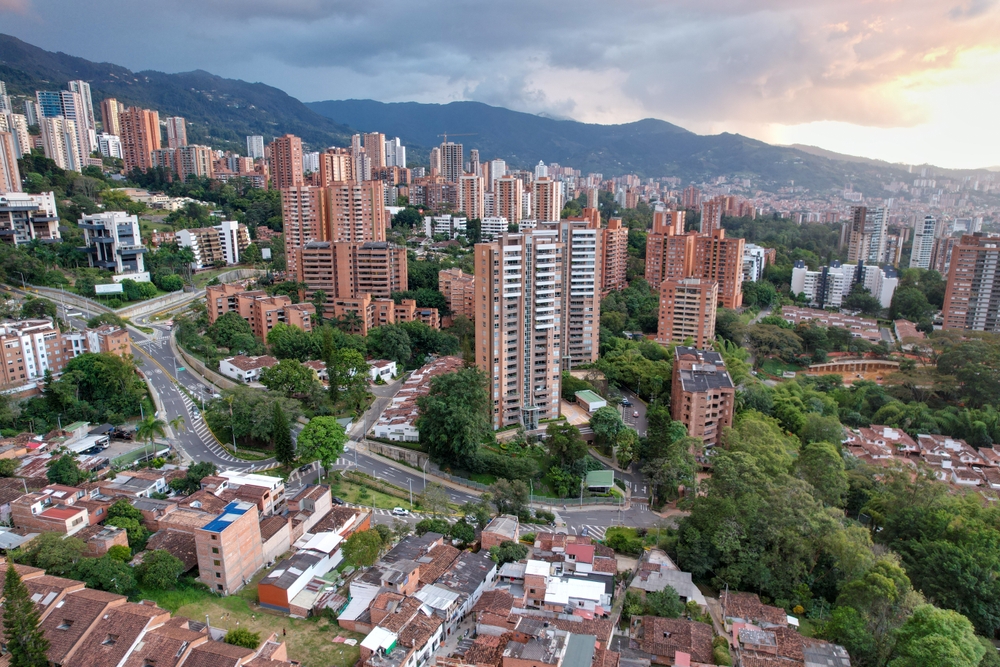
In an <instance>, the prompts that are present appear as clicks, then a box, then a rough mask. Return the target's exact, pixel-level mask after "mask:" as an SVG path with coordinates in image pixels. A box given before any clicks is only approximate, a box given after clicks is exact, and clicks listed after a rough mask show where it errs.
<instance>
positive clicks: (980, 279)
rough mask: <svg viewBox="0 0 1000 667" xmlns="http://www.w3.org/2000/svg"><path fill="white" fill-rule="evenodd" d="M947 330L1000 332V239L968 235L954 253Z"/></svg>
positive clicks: (946, 295)
mask: <svg viewBox="0 0 1000 667" xmlns="http://www.w3.org/2000/svg"><path fill="white" fill-rule="evenodd" d="M941 316H942V318H943V319H944V328H945V329H967V330H971V331H992V332H997V331H1000V237H997V236H987V235H986V234H983V233H981V232H977V233H975V234H966V235H964V236H962V239H961V241H960V242H959V243H958V245H956V246H955V247H954V249H953V250H952V252H951V265H950V267H949V270H948V285H947V287H946V289H945V293H944V308H943V309H942V312H941Z"/></svg>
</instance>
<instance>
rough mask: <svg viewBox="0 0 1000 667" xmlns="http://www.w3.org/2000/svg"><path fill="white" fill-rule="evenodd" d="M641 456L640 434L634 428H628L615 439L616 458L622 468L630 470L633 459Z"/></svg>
mask: <svg viewBox="0 0 1000 667" xmlns="http://www.w3.org/2000/svg"><path fill="white" fill-rule="evenodd" d="M638 456H639V434H638V433H637V432H636V430H635V429H634V428H626V429H625V430H623V431H621V432H620V433H619V434H618V437H617V438H616V440H615V458H616V459H617V460H618V466H619V467H620V468H621V469H622V470H628V467H629V466H630V465H632V461H635V460H636V459H638Z"/></svg>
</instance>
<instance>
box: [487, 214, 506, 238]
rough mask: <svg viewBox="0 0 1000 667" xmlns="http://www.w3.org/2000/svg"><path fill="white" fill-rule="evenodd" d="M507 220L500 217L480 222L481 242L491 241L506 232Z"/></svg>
mask: <svg viewBox="0 0 1000 667" xmlns="http://www.w3.org/2000/svg"><path fill="white" fill-rule="evenodd" d="M507 225H508V222H507V218H504V217H502V216H489V217H486V218H483V220H482V227H481V230H482V234H483V240H484V241H487V240H492V239H495V238H496V237H498V236H500V235H501V234H505V233H506V232H507Z"/></svg>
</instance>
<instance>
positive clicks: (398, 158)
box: [385, 137, 406, 169]
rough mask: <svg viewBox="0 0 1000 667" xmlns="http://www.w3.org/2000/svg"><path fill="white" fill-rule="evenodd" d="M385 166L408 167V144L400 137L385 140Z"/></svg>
mask: <svg viewBox="0 0 1000 667" xmlns="http://www.w3.org/2000/svg"><path fill="white" fill-rule="evenodd" d="M385 166H387V167H399V168H400V169H405V168H406V146H404V145H403V142H401V141H400V140H399V137H396V138H395V139H386V140H385Z"/></svg>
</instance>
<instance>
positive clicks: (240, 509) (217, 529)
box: [202, 500, 255, 533]
mask: <svg viewBox="0 0 1000 667" xmlns="http://www.w3.org/2000/svg"><path fill="white" fill-rule="evenodd" d="M254 507H255V505H254V504H253V503H247V502H243V501H242V500H234V501H233V502H231V503H229V504H228V505H226V509H225V510H223V513H222V514H220V515H219V516H217V517H215V518H214V519H212V520H211V521H209V522H208V523H207V524H205V525H204V526H202V530H207V531H209V532H210V533H221V532H222V531H224V530H225V529H226V528H229V526H230V524H232V523H233V522H234V521H236V520H237V519H239V518H240V517H241V516H243V515H244V514H246V513H247V512H249V511H250V510H252V509H253V508H254Z"/></svg>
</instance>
